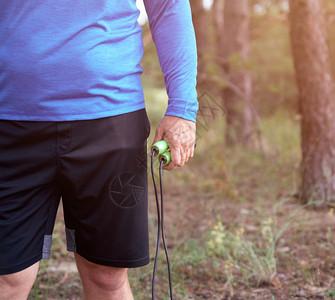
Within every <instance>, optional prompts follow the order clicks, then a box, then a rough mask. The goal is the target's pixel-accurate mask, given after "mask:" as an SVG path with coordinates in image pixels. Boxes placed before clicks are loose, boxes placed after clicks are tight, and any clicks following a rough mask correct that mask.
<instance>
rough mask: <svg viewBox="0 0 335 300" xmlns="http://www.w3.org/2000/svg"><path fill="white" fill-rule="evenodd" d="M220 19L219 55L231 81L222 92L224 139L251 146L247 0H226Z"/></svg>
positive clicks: (225, 73) (250, 89)
mask: <svg viewBox="0 0 335 300" xmlns="http://www.w3.org/2000/svg"><path fill="white" fill-rule="evenodd" d="M223 23H224V31H223V39H222V45H221V55H222V62H223V71H224V76H225V78H226V79H227V80H228V81H229V83H230V84H229V85H227V88H226V89H225V90H224V93H223V98H224V103H225V107H226V110H227V131H226V143H227V144H236V143H238V144H243V145H245V146H249V147H254V131H253V123H254V120H253V119H254V118H253V110H252V109H253V107H252V102H251V101H252V100H251V98H252V80H251V76H250V74H249V72H248V70H247V68H246V62H247V60H248V58H249V43H250V37H249V33H250V32H249V24H250V6H249V0H225V7H224V21H223ZM230 86H234V87H235V88H234V89H232V88H231V87H230ZM236 90H239V91H240V92H239V93H236ZM241 94H242V95H244V96H243V97H242V96H241Z"/></svg>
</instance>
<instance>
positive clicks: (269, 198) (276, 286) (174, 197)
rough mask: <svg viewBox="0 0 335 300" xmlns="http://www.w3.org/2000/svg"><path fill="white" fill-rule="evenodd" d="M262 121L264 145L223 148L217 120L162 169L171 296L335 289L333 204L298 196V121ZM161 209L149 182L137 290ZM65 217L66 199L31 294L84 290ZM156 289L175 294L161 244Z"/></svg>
mask: <svg viewBox="0 0 335 300" xmlns="http://www.w3.org/2000/svg"><path fill="white" fill-rule="evenodd" d="M279 123H280V124H281V127H280V128H278V126H277V124H279ZM262 126H263V132H264V141H265V148H266V149H265V151H266V153H267V154H266V155H264V153H261V152H260V151H251V150H250V151H247V150H245V149H241V148H231V149H225V151H223V150H222V146H221V143H220V142H219V137H218V136H217V133H218V132H221V129H222V128H220V125H218V124H214V126H213V127H214V128H215V130H213V131H212V130H211V129H210V128H208V129H207V130H206V140H205V138H201V139H200V141H199V143H198V146H197V149H196V150H197V155H196V156H195V157H194V158H193V159H192V160H191V161H190V162H189V164H188V165H187V166H185V167H184V168H180V169H178V170H175V171H173V172H164V178H163V179H164V199H165V218H166V219H165V223H166V224H165V227H166V229H165V230H166V239H167V244H168V249H169V255H170V260H171V264H172V281H173V292H174V298H175V299H190V300H191V299H213V300H216V299H219V300H223V299H236V300H237V299H258V300H261V299H269V300H272V299H273V300H275V299H276V300H279V299H283V300H286V299H299V300H300V299H335V255H334V253H335V241H334V238H333V233H334V231H335V213H334V211H333V209H331V208H330V209H323V210H320V209H319V210H317V209H313V208H312V206H310V205H307V206H306V205H305V206H302V205H301V204H300V203H299V199H298V196H297V186H299V161H300V151H299V147H298V145H299V129H298V125H297V123H296V121H295V120H294V118H293V117H287V116H275V117H272V118H271V119H269V120H265V121H263V123H262ZM203 137H204V135H203ZM203 141H205V142H203ZM223 152H224V154H223ZM149 179H150V180H149V182H150V181H151V178H150V177H149ZM155 210H156V208H155V201H154V193H153V187H152V184H151V183H150V184H149V212H150V214H149V229H150V249H151V262H150V264H149V265H148V266H146V267H143V268H139V269H134V270H130V271H129V274H130V282H131V286H132V289H133V292H134V296H135V299H139V300H142V299H144V300H147V299H151V278H152V269H153V260H154V252H155V240H156V222H155ZM62 218H63V216H62V210H61V209H60V210H59V213H58V216H57V221H56V226H55V232H54V242H53V248H52V258H51V259H50V260H47V261H43V262H42V264H41V268H40V271H39V275H38V278H37V281H36V283H35V285H34V287H33V290H32V292H31V294H30V297H29V299H80V295H81V283H80V279H79V276H78V273H77V271H76V267H75V264H74V260H73V256H72V254H70V253H67V251H66V250H65V249H66V246H65V234H64V225H63V219H62ZM156 299H157V300H160V299H169V297H168V276H167V268H166V264H165V257H164V251H163V249H162V248H161V251H160V258H159V261H158V270H157V282H156Z"/></svg>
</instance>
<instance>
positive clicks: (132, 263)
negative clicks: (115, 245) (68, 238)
mask: <svg viewBox="0 0 335 300" xmlns="http://www.w3.org/2000/svg"><path fill="white" fill-rule="evenodd" d="M76 253H77V254H79V255H80V256H82V257H83V258H85V259H87V260H88V261H90V262H92V263H95V264H98V265H103V266H108V267H115V268H139V267H143V266H146V265H147V264H149V263H150V256H149V255H148V256H146V257H144V258H140V259H136V260H128V261H127V260H113V259H101V258H97V257H93V256H90V255H87V254H84V253H82V252H79V251H76Z"/></svg>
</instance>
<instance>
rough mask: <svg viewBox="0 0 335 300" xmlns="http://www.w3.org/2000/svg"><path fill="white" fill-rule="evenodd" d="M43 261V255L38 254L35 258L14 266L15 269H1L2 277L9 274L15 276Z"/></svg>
mask: <svg viewBox="0 0 335 300" xmlns="http://www.w3.org/2000/svg"><path fill="white" fill-rule="evenodd" d="M41 259H42V254H41V253H40V254H38V255H36V256H34V257H33V258H31V259H29V260H26V261H25V262H23V263H21V264H19V265H16V266H13V267H5V268H0V275H8V274H13V273H16V272H20V271H22V270H24V269H26V268H28V267H30V266H32V265H33V264H35V263H37V262H38V261H40V260H41Z"/></svg>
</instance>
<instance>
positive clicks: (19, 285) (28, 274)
mask: <svg viewBox="0 0 335 300" xmlns="http://www.w3.org/2000/svg"><path fill="white" fill-rule="evenodd" d="M38 267H39V262H37V263H35V264H33V265H32V266H30V267H29V268H27V269H24V270H22V271H20V272H16V273H13V274H8V275H0V291H1V292H0V300H8V299H15V300H21V299H22V300H26V299H27V298H28V295H29V292H30V290H31V288H32V287H33V284H34V282H35V280H36V276H37V272H38Z"/></svg>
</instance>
